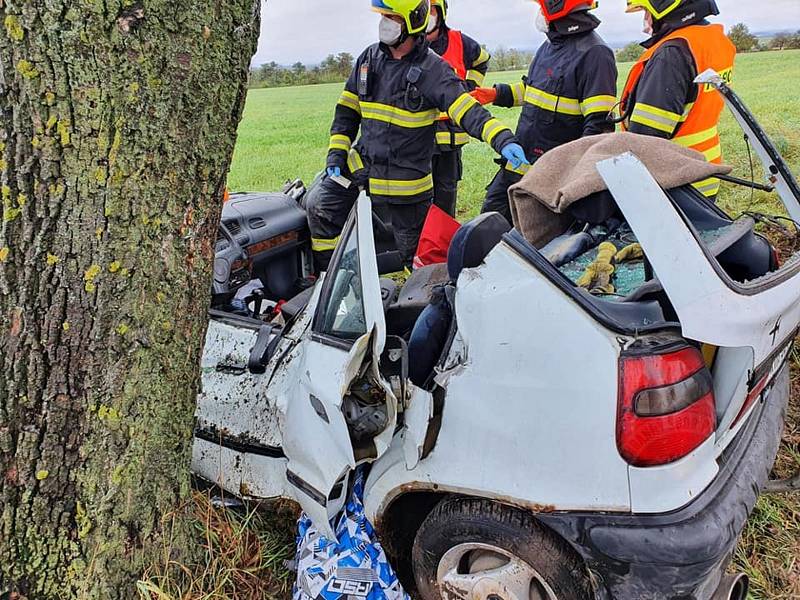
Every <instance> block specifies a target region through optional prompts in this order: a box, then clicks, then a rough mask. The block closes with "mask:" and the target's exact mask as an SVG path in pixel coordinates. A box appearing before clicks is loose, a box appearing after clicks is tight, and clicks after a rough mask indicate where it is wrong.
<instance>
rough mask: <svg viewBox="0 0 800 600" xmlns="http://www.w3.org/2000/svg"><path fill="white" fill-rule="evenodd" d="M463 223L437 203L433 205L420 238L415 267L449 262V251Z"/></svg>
mask: <svg viewBox="0 0 800 600" xmlns="http://www.w3.org/2000/svg"><path fill="white" fill-rule="evenodd" d="M459 227H461V223H459V222H458V221H456V220H455V219H454V218H453V217H451V216H450V215H448V214H447V213H446V212H444V211H443V210H442V209H441V208H439V207H438V206H436V205H431V207H430V209H429V210H428V216H427V217H426V218H425V225H423V227H422V234H421V235H420V238H419V246H418V247H417V255H416V256H415V257H414V268H415V269H419V268H420V267H424V266H427V265H435V264H439V263H445V262H447V251H448V250H449V249H450V242H451V241H452V240H453V236H454V235H455V234H456V231H458V228H459Z"/></svg>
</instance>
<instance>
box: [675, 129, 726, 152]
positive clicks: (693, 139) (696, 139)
mask: <svg viewBox="0 0 800 600" xmlns="http://www.w3.org/2000/svg"><path fill="white" fill-rule="evenodd" d="M718 135H719V130H718V129H717V128H716V126H714V127H712V128H711V129H706V130H705V131H700V132H698V133H692V134H690V135H682V136H679V137H676V138H673V140H672V141H673V142H675V143H676V144H680V145H681V146H685V147H687V148H690V147H691V146H697V145H699V144H702V143H703V142H707V141H709V140H712V139H714V138H715V137H717V136H718Z"/></svg>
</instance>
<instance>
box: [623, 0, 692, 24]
mask: <svg viewBox="0 0 800 600" xmlns="http://www.w3.org/2000/svg"><path fill="white" fill-rule="evenodd" d="M681 4H684V0H628V8H627V9H626V11H625V12H629V13H632V12H637V11H640V10H646V11H647V12H649V13H650V14H651V15H653V18H654V19H655V20H657V21H658V20H659V19H663V18H664V17H666V16H667V15H668V14H669V13H671V12H672V11H673V10H675V9H676V8H678V7H679V6H680V5H681Z"/></svg>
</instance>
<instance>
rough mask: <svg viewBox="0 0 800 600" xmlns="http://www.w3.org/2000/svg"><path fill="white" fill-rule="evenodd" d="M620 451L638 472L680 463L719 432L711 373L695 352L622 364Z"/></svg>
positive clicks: (687, 350) (627, 360)
mask: <svg viewBox="0 0 800 600" xmlns="http://www.w3.org/2000/svg"><path fill="white" fill-rule="evenodd" d="M619 377H620V379H619V406H618V414H617V447H618V448H619V452H620V454H621V455H622V457H623V458H624V459H625V460H626V461H628V463H630V464H631V465H634V466H636V467H653V466H657V465H666V464H668V463H671V462H674V461H676V460H678V459H680V458H683V457H684V456H687V455H688V454H689V453H690V452H692V451H693V450H695V449H696V448H697V447H698V446H700V445H701V444H702V443H703V442H704V441H706V440H707V439H708V438H709V437H710V436H711V435H712V434H713V433H714V430H715V429H716V424H717V417H716V409H715V406H714V389H713V381H712V378H711V373H709V371H708V369H707V368H706V365H705V362H704V360H703V356H702V354H701V353H700V351H698V350H696V349H695V348H683V349H681V350H678V351H675V352H669V353H666V354H658V355H652V354H650V355H644V356H624V357H622V359H621V361H620V374H619Z"/></svg>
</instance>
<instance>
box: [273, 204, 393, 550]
mask: <svg viewBox="0 0 800 600" xmlns="http://www.w3.org/2000/svg"><path fill="white" fill-rule="evenodd" d="M320 285H321V286H322V287H321V292H320V297H319V301H318V302H317V305H316V307H315V312H314V318H313V321H312V326H311V328H310V330H309V332H308V333H307V336H306V338H305V339H304V340H303V342H302V343H301V344H300V345H299V347H298V355H297V357H296V358H295V359H294V366H293V367H292V368H291V370H290V371H289V370H287V371H286V373H287V377H288V380H287V381H286V382H285V384H284V389H285V395H286V405H285V416H284V420H283V427H282V438H283V448H284V451H285V454H286V457H287V459H288V466H287V473H286V478H287V481H288V483H289V488H290V489H291V490H292V491H293V494H294V496H295V498H296V499H297V501H298V502H299V503H300V505H301V506H302V508H303V510H304V511H305V512H306V513H307V514H308V515H309V516H310V517H311V519H312V521H313V522H314V523H315V525H316V526H317V527H318V528H319V529H320V530H321V531H322V532H323V533H327V534H328V535H329V536H332V535H333V531H332V530H331V528H330V523H329V521H330V519H331V518H332V517H334V516H335V515H336V513H338V512H339V511H340V510H341V509H342V507H343V506H344V502H345V498H346V495H347V488H348V486H347V483H348V475H349V473H350V472H351V471H352V470H353V469H354V468H355V467H356V465H357V464H359V463H360V462H365V461H369V460H375V459H377V458H378V457H380V455H382V454H383V453H384V452H385V451H386V449H387V448H388V446H389V443H390V441H391V438H392V435H393V432H394V428H395V424H396V421H397V401H396V399H395V398H394V396H393V395H392V394H391V390H390V388H389V386H388V385H387V384H386V382H385V381H383V378H382V377H381V376H380V374H379V372H378V361H379V357H380V355H381V352H382V351H383V347H384V345H385V341H386V322H385V317H384V314H383V303H382V299H381V289H380V283H379V277H378V266H377V261H376V257H375V243H374V238H373V233H372V210H371V206H370V202H369V199H368V198H367V197H366V196H364V195H362V196H361V197H360V198H359V199H358V201H357V202H356V205H355V206H354V208H353V211H352V213H351V214H350V217H349V219H348V221H347V224H346V225H345V227H344V231H343V233H342V236H341V239H340V242H339V244H338V245H337V248H336V251H335V252H334V255H333V258H332V260H331V264H330V267H329V269H328V271H327V273H326V274H325V275H324V276H323V279H322V281H321V282H320ZM355 381H358V382H359V385H362V383H361V382H363V381H368V382H370V384H369V385H373V386H375V387H374V389H373V390H372V394H373V395H375V396H377V397H381V394H383V398H384V401H385V403H386V404H385V407H384V409H385V415H386V426H385V427H384V428H383V429H382V431H381V432H380V433H379V434H378V435H376V436H374V437H373V438H371V440H370V442H371V451H370V452H368V453H366V454H365V453H364V451H363V450H362V449H360V448H357V447H355V446H354V442H353V439H354V437H355V435H354V434H353V432H352V430H351V429H352V424H350V425H349V424H348V422H347V420H346V418H345V415H344V413H343V410H342V405H343V401H344V400H345V397H346V396H347V395H348V393H349V392H350V389H351V386H352V385H353V384H354V382H355ZM384 409H382V410H384ZM381 414H383V413H381Z"/></svg>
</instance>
